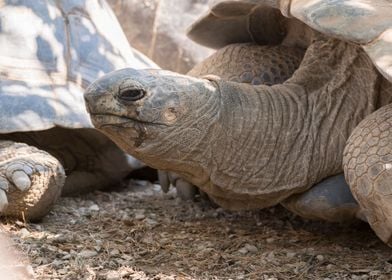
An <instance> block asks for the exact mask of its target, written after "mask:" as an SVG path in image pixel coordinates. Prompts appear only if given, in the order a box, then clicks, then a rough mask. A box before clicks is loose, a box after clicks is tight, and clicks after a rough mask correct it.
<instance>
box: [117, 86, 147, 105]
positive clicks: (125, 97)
mask: <svg viewBox="0 0 392 280" xmlns="http://www.w3.org/2000/svg"><path fill="white" fill-rule="evenodd" d="M145 95H146V92H145V91H144V90H142V89H124V90H121V91H120V94H119V96H118V98H119V99H120V100H122V101H125V102H133V101H137V100H139V99H142V98H143V97H144V96H145Z"/></svg>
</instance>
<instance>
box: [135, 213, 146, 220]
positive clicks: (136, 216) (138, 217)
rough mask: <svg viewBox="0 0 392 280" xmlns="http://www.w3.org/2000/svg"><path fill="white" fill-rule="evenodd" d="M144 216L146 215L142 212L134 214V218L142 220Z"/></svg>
mask: <svg viewBox="0 0 392 280" xmlns="http://www.w3.org/2000/svg"><path fill="white" fill-rule="evenodd" d="M145 218H146V216H145V215H144V214H136V215H135V219H136V220H144V219H145Z"/></svg>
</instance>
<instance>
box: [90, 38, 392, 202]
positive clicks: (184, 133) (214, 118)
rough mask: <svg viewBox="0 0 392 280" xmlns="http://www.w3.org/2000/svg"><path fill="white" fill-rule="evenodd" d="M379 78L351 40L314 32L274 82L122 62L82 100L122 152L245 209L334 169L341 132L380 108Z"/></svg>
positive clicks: (278, 197)
mask: <svg viewBox="0 0 392 280" xmlns="http://www.w3.org/2000/svg"><path fill="white" fill-rule="evenodd" d="M363 77H366V79H363ZM380 79H381V78H380V75H379V74H378V72H377V70H375V68H374V67H373V64H372V62H371V61H370V60H369V58H368V57H367V56H366V54H365V53H364V52H363V51H362V50H361V49H360V48H359V47H356V46H354V45H350V44H347V43H345V42H341V41H338V40H333V39H329V40H327V39H323V38H319V39H318V40H315V41H314V43H312V45H311V46H310V47H309V48H308V50H307V52H306V54H305V57H304V60H303V62H302V64H301V66H300V69H299V70H297V71H296V72H295V73H294V75H293V77H292V78H291V79H289V80H288V81H287V82H285V83H284V84H281V85H274V86H270V87H269V86H265V85H259V86H253V85H248V84H240V83H235V82H228V81H224V80H219V79H214V78H209V80H208V79H196V78H191V77H187V76H182V75H178V74H175V73H171V72H167V71H136V70H132V69H125V70H120V71H117V72H113V73H112V74H109V75H107V76H106V77H103V78H101V79H99V80H98V81H96V82H95V83H93V84H92V85H91V86H90V87H89V88H88V90H87V93H86V101H87V103H88V108H89V110H90V113H91V114H92V119H93V122H94V124H95V126H96V127H97V128H99V129H101V130H102V131H103V132H104V133H105V134H106V135H108V136H109V137H110V138H112V139H113V140H114V141H115V142H116V143H117V144H119V145H120V146H121V147H122V148H123V149H124V150H126V151H128V152H129V153H131V154H132V155H134V156H135V157H137V158H139V159H141V160H142V161H144V162H146V163H147V164H149V165H151V166H153V167H155V168H158V169H164V170H170V171H175V172H177V173H178V174H180V175H181V176H182V177H184V178H185V179H186V180H188V181H190V182H192V183H193V184H195V185H196V186H198V187H199V188H201V189H202V190H203V191H204V192H206V193H207V194H208V195H209V196H210V197H211V198H212V199H213V200H214V201H215V202H216V203H217V204H219V205H221V206H222V207H224V208H228V209H251V208H263V207H268V206H271V205H275V204H277V203H279V202H281V201H283V200H284V199H285V198H287V197H289V196H290V195H292V194H294V193H300V192H303V191H305V190H307V189H309V188H310V187H311V186H312V185H314V184H315V183H317V182H319V181H321V180H322V179H324V178H326V177H329V176H332V175H335V174H338V173H340V172H342V164H341V162H342V155H343V149H344V147H345V143H346V140H347V138H348V137H349V135H350V133H351V131H352V130H353V129H354V128H355V127H356V125H357V124H358V123H359V122H360V121H361V120H362V119H363V118H364V117H365V116H367V115H369V114H370V113H372V112H373V111H374V110H375V109H376V108H377V106H379V105H380V104H379V103H378V102H379V97H380V94H381V92H380V86H379V84H380ZM382 94H387V93H382ZM388 94H390V95H392V94H391V93H390V92H388ZM389 100H390V98H389ZM320 159H323V160H320Z"/></svg>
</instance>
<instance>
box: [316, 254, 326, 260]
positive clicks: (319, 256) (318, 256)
mask: <svg viewBox="0 0 392 280" xmlns="http://www.w3.org/2000/svg"><path fill="white" fill-rule="evenodd" d="M316 259H317V260H318V261H319V262H322V261H324V256H323V255H317V256H316Z"/></svg>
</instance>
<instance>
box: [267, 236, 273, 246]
mask: <svg viewBox="0 0 392 280" xmlns="http://www.w3.org/2000/svg"><path fill="white" fill-rule="evenodd" d="M274 241H275V238H273V237H270V238H267V239H266V242H267V243H268V244H271V243H273V242H274Z"/></svg>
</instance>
